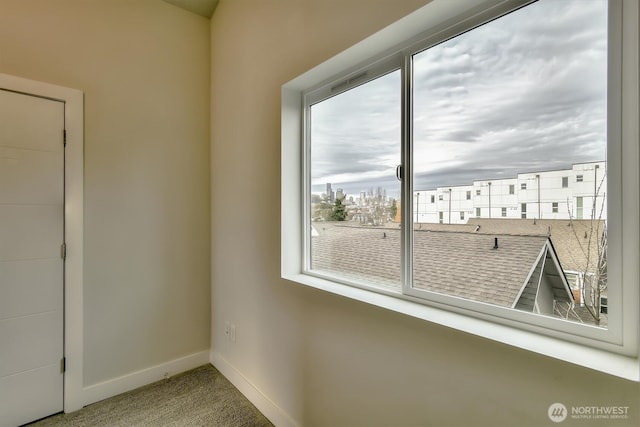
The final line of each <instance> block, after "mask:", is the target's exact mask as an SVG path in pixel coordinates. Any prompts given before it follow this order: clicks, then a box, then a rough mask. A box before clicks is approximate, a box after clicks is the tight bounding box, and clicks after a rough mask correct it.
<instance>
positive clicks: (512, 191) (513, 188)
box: [509, 184, 516, 194]
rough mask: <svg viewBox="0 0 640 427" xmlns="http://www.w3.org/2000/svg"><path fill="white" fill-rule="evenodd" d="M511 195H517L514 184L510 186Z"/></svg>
mask: <svg viewBox="0 0 640 427" xmlns="http://www.w3.org/2000/svg"><path fill="white" fill-rule="evenodd" d="M509 194H516V186H515V185H514V184H509Z"/></svg>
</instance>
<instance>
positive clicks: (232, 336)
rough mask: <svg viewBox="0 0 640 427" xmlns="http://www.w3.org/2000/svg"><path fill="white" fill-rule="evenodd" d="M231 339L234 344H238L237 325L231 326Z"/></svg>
mask: <svg viewBox="0 0 640 427" xmlns="http://www.w3.org/2000/svg"><path fill="white" fill-rule="evenodd" d="M229 339H230V340H231V342H232V343H235V342H236V325H234V324H233V323H232V324H231V327H230V329H229Z"/></svg>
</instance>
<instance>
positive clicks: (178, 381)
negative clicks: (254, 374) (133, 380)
mask: <svg viewBox="0 0 640 427" xmlns="http://www.w3.org/2000/svg"><path fill="white" fill-rule="evenodd" d="M29 426H30V427H58V426H71V427H80V426H82V427H86V426H91V427H102V426H104V427H107V426H108V427H113V426H122V427H124V426H127V427H129V426H176V427H177V426H199V427H201V426H229V427H236V426H238V427H240V426H246V427H262V426H273V424H271V423H270V422H269V420H267V419H266V418H265V417H264V415H262V414H261V413H260V412H259V411H258V410H257V409H256V407H255V406H253V405H252V404H251V402H249V401H248V400H247V399H246V398H245V397H244V396H243V395H242V394H241V393H240V392H239V391H238V390H237V389H236V388H235V387H234V386H233V385H232V384H231V383H230V382H229V381H228V380H227V379H226V378H225V377H224V376H222V374H221V373H220V372H219V371H218V370H217V369H216V368H214V367H213V366H211V365H204V366H201V367H199V368H197V369H194V370H192V371H189V372H185V373H183V374H180V375H176V376H175V377H171V378H169V379H167V380H162V381H158V382H156V383H153V384H149V385H147V386H145V387H141V388H139V389H136V390H133V391H130V392H127V393H124V394H121V395H118V396H114V397H112V398H110V399H106V400H103V401H101V402H97V403H94V404H92V405H89V406H87V407H85V408H83V409H81V410H79V411H77V412H73V413H71V414H58V415H54V416H52V417H49V418H45V419H43V420H40V421H38V422H35V423H32V424H29Z"/></svg>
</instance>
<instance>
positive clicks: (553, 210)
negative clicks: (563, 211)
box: [551, 202, 558, 213]
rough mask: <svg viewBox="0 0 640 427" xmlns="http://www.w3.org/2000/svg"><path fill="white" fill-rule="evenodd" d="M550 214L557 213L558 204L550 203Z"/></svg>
mask: <svg viewBox="0 0 640 427" xmlns="http://www.w3.org/2000/svg"><path fill="white" fill-rule="evenodd" d="M551 212H552V213H558V202H552V203H551Z"/></svg>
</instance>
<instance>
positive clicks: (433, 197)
mask: <svg viewBox="0 0 640 427" xmlns="http://www.w3.org/2000/svg"><path fill="white" fill-rule="evenodd" d="M435 202H436V196H434V195H433V194H432V195H431V203H435Z"/></svg>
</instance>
